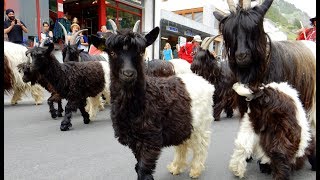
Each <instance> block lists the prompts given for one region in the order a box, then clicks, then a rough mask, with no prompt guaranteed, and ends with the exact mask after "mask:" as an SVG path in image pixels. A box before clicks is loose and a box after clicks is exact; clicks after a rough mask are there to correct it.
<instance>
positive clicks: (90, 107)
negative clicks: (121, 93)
mask: <svg viewBox="0 0 320 180" xmlns="http://www.w3.org/2000/svg"><path fill="white" fill-rule="evenodd" d="M99 62H100V63H101V66H102V69H103V71H104V79H105V84H104V87H105V88H104V89H103V91H102V92H100V93H99V94H97V95H96V96H95V97H88V98H87V105H86V107H85V109H86V111H87V112H88V114H89V118H90V120H94V119H95V117H96V115H97V112H98V111H99V109H101V110H102V109H104V103H102V98H101V95H102V94H103V95H104V97H105V98H106V103H109V101H110V89H109V85H110V68H109V63H108V62H107V61H99Z"/></svg>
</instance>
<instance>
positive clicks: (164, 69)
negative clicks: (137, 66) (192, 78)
mask: <svg viewBox="0 0 320 180" xmlns="http://www.w3.org/2000/svg"><path fill="white" fill-rule="evenodd" d="M145 69H146V75H148V76H154V77H169V76H173V75H175V74H176V73H175V71H174V66H173V64H172V63H170V62H169V61H164V60H160V59H153V60H150V61H147V62H146V67H145Z"/></svg>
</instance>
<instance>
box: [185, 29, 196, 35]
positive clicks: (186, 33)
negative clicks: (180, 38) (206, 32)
mask: <svg viewBox="0 0 320 180" xmlns="http://www.w3.org/2000/svg"><path fill="white" fill-rule="evenodd" d="M184 35H186V36H194V35H193V33H192V31H191V30H186V31H184Z"/></svg>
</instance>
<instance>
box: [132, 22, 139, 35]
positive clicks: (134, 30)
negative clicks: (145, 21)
mask: <svg viewBox="0 0 320 180" xmlns="http://www.w3.org/2000/svg"><path fill="white" fill-rule="evenodd" d="M139 25H140V20H138V21H137V22H136V23H135V24H134V26H133V30H132V31H133V32H138V29H139Z"/></svg>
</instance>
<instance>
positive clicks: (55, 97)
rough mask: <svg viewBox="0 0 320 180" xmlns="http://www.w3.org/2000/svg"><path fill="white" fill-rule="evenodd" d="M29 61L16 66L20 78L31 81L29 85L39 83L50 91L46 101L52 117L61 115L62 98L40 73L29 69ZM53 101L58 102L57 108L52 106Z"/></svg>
mask: <svg viewBox="0 0 320 180" xmlns="http://www.w3.org/2000/svg"><path fill="white" fill-rule="evenodd" d="M30 66H31V64H30V63H27V62H25V63H21V64H19V65H18V66H17V67H18V69H19V71H20V72H22V73H23V77H22V80H23V82H25V83H27V82H31V85H34V84H35V83H38V84H40V85H41V86H42V87H44V88H45V89H46V90H47V91H48V92H50V93H51V96H50V97H49V98H48V100H47V103H48V105H49V109H50V111H49V112H50V114H51V117H52V118H56V117H57V116H58V117H62V112H63V108H62V102H61V100H62V98H61V97H60V95H59V94H58V93H57V92H56V91H55V89H54V88H53V87H52V85H51V84H50V83H49V82H48V80H46V79H45V78H44V77H43V76H42V75H40V74H39V73H38V72H35V71H33V72H32V71H31V70H30ZM53 102H56V103H57V104H58V110H56V109H55V108H54V104H53Z"/></svg>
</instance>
